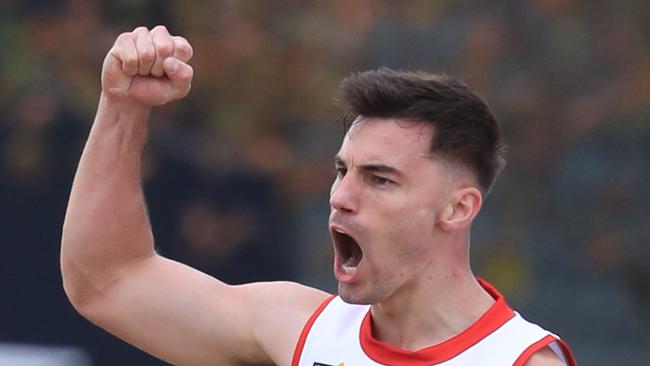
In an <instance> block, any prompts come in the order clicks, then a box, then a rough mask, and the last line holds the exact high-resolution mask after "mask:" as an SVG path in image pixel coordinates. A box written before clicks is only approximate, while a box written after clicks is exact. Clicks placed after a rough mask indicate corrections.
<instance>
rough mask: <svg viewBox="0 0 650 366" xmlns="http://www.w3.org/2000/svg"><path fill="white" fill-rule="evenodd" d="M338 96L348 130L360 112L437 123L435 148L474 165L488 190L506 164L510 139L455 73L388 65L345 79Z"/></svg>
mask: <svg viewBox="0 0 650 366" xmlns="http://www.w3.org/2000/svg"><path fill="white" fill-rule="evenodd" d="M336 101H337V104H338V105H340V106H341V107H342V109H343V113H344V114H343V123H344V127H345V131H346V132H347V130H348V129H349V128H350V127H351V125H352V123H353V122H354V120H355V119H356V118H358V117H359V116H362V117H372V118H395V119H400V120H405V121H413V122H421V123H428V124H430V125H432V126H433V128H434V133H433V140H432V141H431V150H430V151H431V152H432V153H433V154H437V155H440V156H442V157H444V158H447V159H449V160H451V161H458V162H460V163H462V164H464V165H465V166H466V167H468V168H470V169H471V170H472V171H473V172H474V173H475V174H476V177H477V179H478V183H479V185H480V188H481V189H482V190H483V192H484V193H485V194H487V192H489V190H490V188H491V187H492V184H493V183H494V180H495V179H496V176H497V175H498V173H499V172H500V171H501V169H502V168H503V166H504V165H505V144H504V143H503V142H502V141H501V138H500V136H499V126H498V125H497V123H496V121H495V120H494V117H492V114H491V113H490V111H489V110H488V107H487V106H486V105H485V103H484V102H483V101H482V100H481V98H479V97H478V96H477V95H476V94H474V93H473V92H472V91H471V90H469V88H468V87H467V86H466V85H465V84H463V83H461V82H460V81H458V80H456V79H454V78H452V77H449V76H446V75H440V74H429V73H424V72H404V71H394V70H391V69H388V68H381V69H378V70H372V71H364V72H360V73H355V74H352V75H350V76H348V77H347V78H345V79H343V81H341V84H340V85H339V92H338V96H337V98H336Z"/></svg>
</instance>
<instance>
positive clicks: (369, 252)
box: [333, 119, 448, 304]
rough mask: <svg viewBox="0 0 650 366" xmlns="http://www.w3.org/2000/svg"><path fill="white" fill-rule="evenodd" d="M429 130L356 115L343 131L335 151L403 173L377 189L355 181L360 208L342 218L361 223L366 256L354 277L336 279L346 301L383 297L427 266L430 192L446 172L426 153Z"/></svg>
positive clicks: (369, 301)
mask: <svg viewBox="0 0 650 366" xmlns="http://www.w3.org/2000/svg"><path fill="white" fill-rule="evenodd" d="M432 133H433V132H432V130H431V128H430V127H429V126H427V125H424V124H418V123H413V122H404V121H395V120H382V119H361V120H359V119H358V120H357V121H355V123H354V124H353V126H352V127H351V129H350V131H348V134H347V135H346V137H345V140H344V142H343V145H342V147H341V151H340V152H339V155H340V156H342V157H343V158H344V159H345V160H346V161H350V162H353V165H354V166H358V165H363V164H367V163H373V164H382V165H386V166H391V167H395V168H396V169H398V170H399V171H401V172H403V173H404V176H403V177H401V178H400V179H398V180H397V182H396V184H395V185H394V186H393V185H389V186H387V187H381V189H378V188H377V187H373V186H372V185H360V186H359V187H355V188H358V189H360V190H359V194H358V197H355V198H356V199H359V200H361V202H360V206H359V207H360V209H359V212H355V214H354V215H349V217H347V218H346V219H347V220H351V221H352V222H354V223H355V224H356V225H358V226H360V227H362V228H363V229H364V230H363V231H364V235H363V237H362V238H360V239H362V240H361V243H360V244H361V247H362V248H363V251H364V254H363V255H364V259H363V260H364V261H365V262H364V263H363V266H364V267H363V268H361V270H362V271H361V273H360V276H359V278H357V280H356V281H353V282H350V283H339V295H340V296H341V297H342V298H343V300H345V301H346V302H349V303H355V304H374V303H378V302H380V301H383V300H384V299H386V298H388V297H390V296H392V295H393V294H394V293H395V292H397V291H398V290H399V289H401V288H404V287H405V286H408V282H409V281H412V280H413V277H415V276H417V272H418V271H421V270H422V267H423V266H426V263H427V262H426V260H427V257H429V256H431V250H432V248H431V247H430V242H431V241H432V240H433V238H432V235H433V231H432V228H433V226H434V223H435V221H436V215H437V213H436V204H435V201H436V197H435V196H436V195H439V194H440V192H441V191H444V190H446V188H447V187H442V186H443V185H444V184H443V183H445V182H446V181H447V178H448V174H447V173H444V174H441V173H443V172H444V169H442V168H441V167H440V166H439V165H440V162H436V161H434V160H433V159H432V158H431V154H430V153H429V146H430V141H431V136H432ZM348 168H350V169H349V170H350V172H352V173H355V171H353V169H352V168H353V167H352V166H351V167H348ZM443 168H444V167H443ZM333 211H334V208H333ZM333 214H334V212H333ZM337 214H338V213H337Z"/></svg>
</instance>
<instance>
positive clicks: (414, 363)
mask: <svg viewBox="0 0 650 366" xmlns="http://www.w3.org/2000/svg"><path fill="white" fill-rule="evenodd" d="M478 282H479V283H480V284H481V286H482V287H483V288H484V289H485V291H487V292H488V293H489V294H490V296H492V297H493V298H494V299H495V300H496V301H495V303H494V304H492V306H491V307H490V308H489V309H488V310H487V311H486V312H485V313H484V314H483V315H482V316H481V317H480V318H479V319H478V320H477V321H476V322H475V323H474V324H472V325H471V326H469V328H467V329H465V330H464V331H463V332H461V333H460V334H458V335H456V336H454V337H451V338H449V339H447V340H446V341H444V342H442V343H438V344H435V345H433V346H430V347H426V348H423V349H421V350H418V351H406V350H403V349H399V348H397V347H393V346H391V345H389V344H387V343H382V342H380V341H378V340H376V339H375V338H373V336H372V315H371V313H370V311H368V314H367V315H366V317H365V318H364V319H363V322H362V323H361V331H360V335H359V336H360V340H361V347H362V348H363V351H364V352H365V353H366V355H367V356H368V357H370V358H371V359H373V360H374V361H376V362H378V363H381V364H384V365H409V366H428V365H432V364H437V363H441V362H444V361H447V360H449V359H452V358H454V357H455V356H457V355H459V354H461V353H462V352H464V351H465V350H467V349H468V348H470V347H472V346H473V345H475V344H476V343H478V342H479V341H481V340H482V339H483V338H485V337H487V336H488V335H490V334H491V333H492V332H494V331H495V330H497V329H498V328H499V327H501V326H502V325H503V324H505V323H506V322H507V321H508V320H510V319H512V317H514V316H515V313H514V311H513V310H512V309H511V308H510V307H509V306H508V304H507V303H506V301H505V299H504V298H503V296H501V294H500V293H499V292H498V291H497V290H496V289H495V288H494V287H493V286H492V285H490V284H489V283H487V282H486V281H484V280H482V279H478Z"/></svg>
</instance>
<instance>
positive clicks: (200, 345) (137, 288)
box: [84, 255, 266, 365]
mask: <svg viewBox="0 0 650 366" xmlns="http://www.w3.org/2000/svg"><path fill="white" fill-rule="evenodd" d="M247 301H248V300H247V299H246V296H245V293H244V292H242V291H240V290H238V288H237V287H235V286H229V285H227V284H225V283H223V282H220V281H218V280H216V279H214V278H213V277H210V276H208V275H207V274H204V273H202V272H199V271H197V270H195V269H193V268H191V267H188V266H186V265H184V264H181V263H178V262H175V261H172V260H169V259H166V258H163V257H160V256H157V255H156V256H153V257H150V258H147V259H146V260H142V261H140V262H137V263H134V264H132V265H129V266H127V267H126V268H125V269H124V270H122V271H121V272H120V274H119V278H118V279H117V280H116V281H115V284H114V285H112V286H110V287H109V288H108V289H107V290H106V293H104V294H102V295H101V296H100V297H99V298H98V299H97V300H96V301H94V303H93V304H91V305H90V306H89V307H88V309H87V310H88V311H87V313H85V314H84V315H86V316H87V317H88V318H89V319H90V320H91V321H93V322H95V323H96V324H98V325H99V326H101V327H102V328H104V329H106V330H107V331H109V332H110V333H112V334H114V335H116V336H118V337H120V338H122V339H123V340H125V341H127V342H129V343H131V344H133V345H135V346H136V347H138V348H140V349H142V350H144V351H146V352H148V353H150V354H152V355H154V356H156V357H159V358H161V359H163V360H165V361H168V362H171V363H173V364H181V365H203V364H219V365H231V364H233V365H234V364H240V363H244V362H245V363H253V364H256V363H262V364H263V363H266V360H265V354H264V353H263V352H262V349H261V347H260V346H259V345H258V344H257V342H256V341H255V337H254V336H253V329H252V324H251V317H250V315H249V314H247V312H246V310H245V309H246V308H247V307H248V306H247V305H246V302H247Z"/></svg>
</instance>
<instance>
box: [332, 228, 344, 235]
mask: <svg viewBox="0 0 650 366" xmlns="http://www.w3.org/2000/svg"><path fill="white" fill-rule="evenodd" d="M334 231H336V232H337V233H340V234H345V232H343V230H341V229H334Z"/></svg>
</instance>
